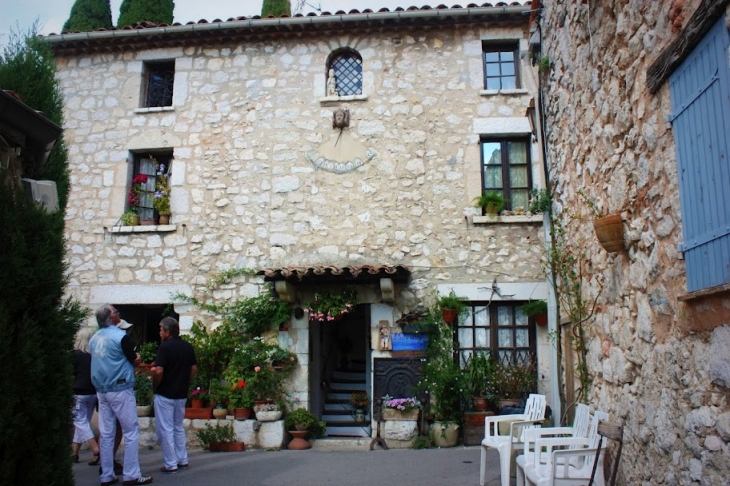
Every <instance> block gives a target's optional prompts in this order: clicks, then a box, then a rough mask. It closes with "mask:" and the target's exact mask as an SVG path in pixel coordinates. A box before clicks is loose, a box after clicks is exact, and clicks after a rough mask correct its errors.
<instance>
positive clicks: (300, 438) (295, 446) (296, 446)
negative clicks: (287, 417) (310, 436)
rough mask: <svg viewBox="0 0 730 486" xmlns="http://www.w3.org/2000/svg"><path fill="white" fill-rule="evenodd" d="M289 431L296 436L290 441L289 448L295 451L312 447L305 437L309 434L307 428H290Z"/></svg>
mask: <svg viewBox="0 0 730 486" xmlns="http://www.w3.org/2000/svg"><path fill="white" fill-rule="evenodd" d="M289 433H290V434H291V436H292V437H294V438H293V439H292V440H291V442H289V445H288V446H287V449H292V450H295V451H303V450H304V449H309V448H310V447H312V445H311V444H310V443H309V442H307V441H306V440H305V439H304V436H306V435H307V431H306V430H304V431H299V430H290V431H289Z"/></svg>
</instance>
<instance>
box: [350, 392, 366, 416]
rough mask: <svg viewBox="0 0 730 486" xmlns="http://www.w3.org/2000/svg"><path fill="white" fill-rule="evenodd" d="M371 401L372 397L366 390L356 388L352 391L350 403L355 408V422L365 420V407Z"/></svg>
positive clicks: (353, 413) (353, 414)
mask: <svg viewBox="0 0 730 486" xmlns="http://www.w3.org/2000/svg"><path fill="white" fill-rule="evenodd" d="M369 403H370V398H369V397H368V393H367V392H366V391H365V390H355V391H354V392H352V393H350V405H352V408H354V409H355V410H354V411H353V412H352V416H353V418H354V419H355V422H365V408H366V407H367V406H368V404H369Z"/></svg>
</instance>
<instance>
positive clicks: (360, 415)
mask: <svg viewBox="0 0 730 486" xmlns="http://www.w3.org/2000/svg"><path fill="white" fill-rule="evenodd" d="M352 418H353V419H355V422H357V423H363V422H365V411H364V410H363V409H362V408H358V409H356V410H355V411H354V412H352Z"/></svg>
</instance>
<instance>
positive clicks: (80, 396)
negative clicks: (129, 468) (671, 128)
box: [71, 327, 99, 466]
mask: <svg viewBox="0 0 730 486" xmlns="http://www.w3.org/2000/svg"><path fill="white" fill-rule="evenodd" d="M94 332H95V330H94V329H93V328H91V327H84V328H81V329H79V332H77V333H76V343H75V344H74V358H75V359H74V438H73V443H72V444H71V452H72V454H73V455H72V457H73V461H74V462H79V449H80V448H81V444H82V443H84V442H87V443H88V444H89V449H90V450H91V452H93V453H94V459H93V460H92V461H91V462H90V463H89V466H97V465H98V464H99V445H98V444H97V443H96V439H95V438H94V432H93V431H92V430H91V423H90V421H91V417H92V416H93V415H94V408H95V407H96V389H95V388H94V385H92V384H91V355H90V354H89V340H90V339H91V336H93V335H94Z"/></svg>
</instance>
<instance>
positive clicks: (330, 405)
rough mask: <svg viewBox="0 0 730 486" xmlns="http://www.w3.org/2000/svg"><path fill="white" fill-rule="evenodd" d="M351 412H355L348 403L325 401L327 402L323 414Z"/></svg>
mask: <svg viewBox="0 0 730 486" xmlns="http://www.w3.org/2000/svg"><path fill="white" fill-rule="evenodd" d="M353 410H355V407H353V406H352V405H350V402H349V401H346V402H334V401H330V400H327V402H326V403H325V404H324V411H325V413H335V412H343V413H351V412H352V411H353Z"/></svg>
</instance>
